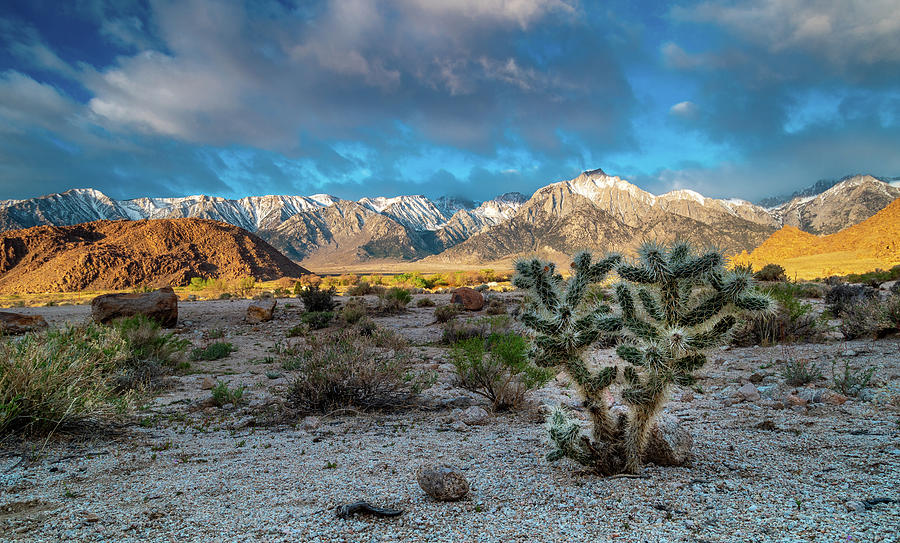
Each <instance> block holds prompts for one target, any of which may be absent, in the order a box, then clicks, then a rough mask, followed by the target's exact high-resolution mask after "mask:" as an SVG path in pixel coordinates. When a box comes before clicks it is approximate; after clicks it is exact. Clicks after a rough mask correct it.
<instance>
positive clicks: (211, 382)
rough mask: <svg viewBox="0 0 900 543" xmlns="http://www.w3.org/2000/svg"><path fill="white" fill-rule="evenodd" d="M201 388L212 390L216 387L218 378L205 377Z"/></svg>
mask: <svg viewBox="0 0 900 543" xmlns="http://www.w3.org/2000/svg"><path fill="white" fill-rule="evenodd" d="M200 388H201V389H202V390H212V389H214V388H216V380H215V379H213V378H212V377H204V378H203V382H201V383H200Z"/></svg>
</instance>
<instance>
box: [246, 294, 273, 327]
mask: <svg viewBox="0 0 900 543" xmlns="http://www.w3.org/2000/svg"><path fill="white" fill-rule="evenodd" d="M276 305H278V302H277V301H276V300H275V298H263V299H262V300H258V301H255V302H253V303H251V304H250V305H249V306H248V307H247V322H249V323H250V324H258V323H260V322H268V321H270V320H272V316H273V315H274V314H275V306H276Z"/></svg>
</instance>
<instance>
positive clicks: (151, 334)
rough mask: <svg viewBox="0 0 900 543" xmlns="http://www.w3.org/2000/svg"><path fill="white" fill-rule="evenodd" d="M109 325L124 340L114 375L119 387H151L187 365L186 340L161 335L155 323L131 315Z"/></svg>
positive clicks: (151, 320) (159, 328)
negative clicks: (122, 356) (123, 354)
mask: <svg viewBox="0 0 900 543" xmlns="http://www.w3.org/2000/svg"><path fill="white" fill-rule="evenodd" d="M111 326H112V327H113V328H114V329H116V330H117V331H118V332H119V334H120V335H121V336H122V339H124V340H125V343H126V348H127V351H128V356H127V357H126V359H125V360H124V361H123V362H122V364H121V366H120V370H119V374H118V376H117V382H118V386H119V387H120V388H123V389H132V388H140V387H154V386H156V384H157V381H158V379H159V377H160V376H162V375H165V374H167V373H172V372H173V371H174V370H176V369H178V368H180V367H184V366H185V365H187V362H186V354H185V353H186V351H187V349H188V347H189V346H190V341H188V340H186V339H179V338H177V337H175V336H174V335H173V334H171V333H167V332H165V331H164V330H163V329H162V327H160V325H159V323H157V322H156V321H155V320H153V319H150V318H147V317H146V316H144V315H135V316H133V317H126V318H122V319H118V320H116V321H114V322H113V323H112V324H111Z"/></svg>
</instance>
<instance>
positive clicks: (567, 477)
mask: <svg viewBox="0 0 900 543" xmlns="http://www.w3.org/2000/svg"><path fill="white" fill-rule="evenodd" d="M430 296H431V297H432V298H433V299H434V300H435V301H437V302H438V304H442V303H446V302H447V299H448V298H449V295H430ZM291 302H294V303H295V304H296V305H295V306H294V307H288V306H287V305H288V304H290V303H291ZM249 303H250V302H249V301H248V300H234V301H202V302H182V303H181V304H180V307H179V312H180V315H179V318H180V322H179V325H178V328H177V329H176V331H177V333H178V334H179V335H180V336H181V337H184V338H188V339H191V340H192V341H193V342H194V343H195V344H197V345H200V344H201V343H202V341H203V337H204V332H205V331H209V330H212V329H221V330H222V331H223V332H224V334H225V338H226V339H227V341H230V342H232V343H234V344H235V345H236V346H237V348H238V350H237V352H235V353H233V354H231V355H230V356H229V357H227V358H225V359H222V360H219V361H215V362H194V363H193V364H192V368H191V373H189V374H187V375H181V376H176V377H172V378H171V380H170V382H169V385H168V386H167V387H166V388H164V389H163V390H161V391H160V392H159V393H158V394H157V395H156V396H155V397H154V398H153V399H152V400H151V401H150V402H149V403H148V404H147V406H146V407H145V408H143V409H141V410H138V411H137V412H136V413H135V414H134V415H133V416H132V417H131V418H130V419H129V421H130V422H129V423H127V424H125V425H124V426H122V427H120V428H108V429H106V430H104V431H102V432H99V431H98V432H95V433H93V434H92V435H91V436H90V437H86V436H85V435H83V434H82V435H74V436H73V435H60V434H56V435H53V436H52V437H51V438H50V439H49V440H47V441H46V442H44V440H43V439H40V440H29V441H20V440H19V439H20V438H16V437H7V438H4V441H3V442H0V540H2V541H35V542H37V541H109V542H118V541H178V542H182V541H267V542H268V541H304V542H306V541H309V542H313V541H316V542H318V541H323V542H326V541H327V542H330V541H348V542H350V541H379V542H387V541H423V542H424V541H428V542H442V541H447V542H450V541H454V542H455V541H460V542H463V541H466V542H467V541H473V542H495V541H496V542H514V541H520V542H532V541H566V542H575V541H635V542H681V541H684V542H688V541H691V542H695V541H709V542H712V541H742V542H744V541H778V542H789V541H797V542H800V541H821V542H838V541H841V542H847V541H854V542H856V541H860V542H863V541H864V542H875V541H885V542H887V541H898V540H900V535H898V527H900V503H898V502H897V500H898V499H900V490H898V489H900V411H898V405H897V404H896V402H897V399H898V398H900V340H898V339H897V338H896V337H893V338H887V339H882V340H879V341H876V342H873V341H868V340H867V341H853V342H846V343H830V344H828V343H826V344H809V345H798V346H789V347H787V349H788V351H787V352H786V351H784V350H783V348H782V347H771V348H761V347H751V348H741V349H739V348H730V349H721V350H717V351H716V352H715V353H713V355H712V356H711V357H710V363H709V364H708V365H707V367H706V368H704V370H702V371H701V379H700V380H699V383H698V385H699V388H698V389H697V390H690V389H678V390H675V391H674V393H673V399H672V401H671V402H670V403H669V404H668V407H667V409H666V410H667V412H669V413H671V414H674V415H676V416H677V417H679V418H680V419H681V420H682V421H683V422H684V424H685V425H686V426H687V428H688V429H689V430H690V432H691V434H692V435H693V439H694V455H695V460H694V464H693V466H692V467H688V468H660V467H655V466H647V467H646V468H645V471H644V477H643V478H601V477H597V476H594V475H590V474H586V473H583V472H580V471H579V470H578V467H577V466H575V465H573V464H571V463H566V462H561V463H556V464H550V463H548V462H547V461H546V460H545V459H544V455H545V453H546V452H547V450H548V449H547V443H546V438H545V431H544V429H543V424H542V422H541V421H542V415H541V411H542V410H543V409H545V408H546V406H547V405H550V404H555V403H557V402H562V403H564V404H566V405H569V406H570V407H572V408H573V409H576V410H577V409H578V401H577V398H576V395H575V393H574V391H573V390H572V389H571V388H570V387H568V386H567V383H566V379H565V378H564V376H562V375H560V376H557V379H555V380H553V381H551V383H550V384H549V385H548V386H546V387H545V388H544V389H542V390H540V391H537V392H536V393H534V394H533V395H532V397H531V406H530V407H528V408H527V409H524V410H521V411H519V412H517V413H513V414H496V415H491V416H490V417H489V418H488V419H487V420H484V421H470V422H478V424H471V425H469V424H466V423H465V422H460V419H461V415H460V408H465V407H468V406H473V405H480V401H479V400H478V399H477V397H475V396H474V395H470V394H468V393H466V392H465V391H462V390H460V389H458V388H455V387H454V386H453V384H452V381H453V366H452V365H451V364H450V363H449V360H448V352H447V349H446V348H443V347H442V346H440V345H438V344H437V340H438V339H439V337H440V334H441V328H440V326H438V325H435V324H431V323H432V322H433V320H434V317H433V311H434V309H433V308H411V309H409V310H407V311H406V312H405V313H403V314H400V315H397V316H391V317H377V318H375V320H376V322H377V323H378V324H379V325H380V326H383V327H388V328H392V329H394V330H396V331H397V332H398V333H400V334H402V335H403V336H405V337H406V338H408V339H409V341H410V342H411V344H412V351H413V353H414V354H415V356H416V357H417V358H418V359H419V360H420V363H421V365H422V366H423V367H426V368H428V369H431V370H434V371H436V372H437V374H438V381H437V383H436V384H435V386H433V387H431V388H430V389H428V390H426V391H425V392H424V393H423V394H422V397H421V399H420V400H419V402H418V404H417V405H414V406H410V407H409V408H406V409H403V410H400V411H393V412H390V413H355V412H344V413H335V414H331V415H327V416H322V417H318V418H306V419H301V420H297V419H294V420H284V419H283V417H282V418H280V417H279V415H278V408H277V398H278V393H277V391H278V389H279V387H284V386H285V385H286V383H287V380H288V379H289V378H290V372H285V371H284V370H282V368H281V367H280V366H279V365H278V364H277V363H275V362H273V361H272V359H271V358H269V359H268V361H267V359H266V357H267V356H269V355H270V354H271V349H272V348H273V347H274V346H275V344H276V343H277V342H280V341H284V337H285V333H286V331H287V330H288V329H290V328H291V327H292V326H294V325H295V324H296V323H297V322H298V321H299V315H300V309H299V306H300V304H299V303H298V302H297V301H296V300H288V299H281V300H279V306H278V308H277V310H276V313H275V319H274V320H272V321H270V322H267V323H263V324H259V325H249V324H246V323H244V321H243V319H244V315H245V311H246V307H247V305H248V304H249ZM411 305H414V304H411ZM21 311H22V312H27V313H32V314H35V313H37V314H41V315H43V316H44V317H45V318H46V319H47V320H48V322H50V324H51V326H59V325H62V324H63V323H65V322H79V321H83V320H85V319H87V318H88V317H89V313H90V308H89V307H88V306H62V307H41V308H26V309H22V310H21ZM464 318H465V317H464ZM593 356H596V357H598V358H601V359H602V358H603V357H613V356H615V355H614V353H613V352H612V351H611V350H601V351H597V352H596V353H595V354H594V355H593ZM785 356H793V357H806V358H809V359H811V360H814V361H817V362H818V363H820V364H821V365H822V366H823V368H826V375H828V371H827V368H830V367H831V366H830V364H831V361H832V360H833V359H834V358H835V357H837V358H838V359H840V360H844V359H847V360H849V361H850V362H851V363H853V364H857V365H871V366H873V367H875V368H876V371H875V374H874V377H873V383H874V386H873V387H872V389H870V390H868V392H867V394H866V396H865V397H864V398H851V399H849V400H848V401H847V402H846V403H843V404H842V405H832V404H830V403H827V402H822V401H816V399H817V398H819V397H820V396H821V395H820V394H818V392H819V391H820V389H821V388H823V387H824V386H825V385H826V383H825V381H824V380H823V381H820V382H819V383H817V384H816V386H815V387H813V386H810V387H806V388H805V389H804V390H798V391H796V395H797V397H803V398H808V399H810V400H812V401H810V402H809V403H808V404H807V405H798V406H790V405H784V402H783V399H784V398H785V396H786V395H787V394H789V393H791V392H792V387H790V386H788V385H786V384H785V383H784V382H783V379H782V378H781V377H780V375H779V372H778V369H777V364H776V362H775V361H776V360H777V359H780V358H783V357H785ZM267 374H268V375H267ZM210 377H211V378H212V379H217V380H222V381H225V382H227V383H229V384H230V385H235V386H236V385H239V384H243V385H246V386H247V387H248V388H247V392H246V394H245V397H246V399H247V402H246V403H245V404H244V405H241V406H238V407H232V406H230V405H227V406H225V407H224V408H219V407H212V406H210V405H209V404H208V402H207V399H208V398H209V397H210V391H209V390H208V389H206V388H204V386H203V383H204V380H206V381H207V382H209V378H210ZM748 381H750V382H753V383H754V384H755V386H756V387H757V389H758V391H759V394H760V397H759V398H758V399H754V398H750V399H742V398H741V397H738V396H737V395H736V391H737V389H738V388H739V387H741V386H742V385H743V384H745V383H746V382H748ZM701 391H702V392H701ZM484 407H485V408H486V409H487V408H488V406H487V405H486V404H485V405H484ZM434 461H440V462H446V463H448V464H452V465H455V466H457V467H459V468H461V469H462V470H463V471H464V473H465V474H466V476H467V478H468V479H469V482H470V483H471V485H472V492H471V495H470V497H469V498H468V499H467V500H464V501H460V502H454V503H442V502H436V501H433V500H431V499H430V498H428V497H427V496H426V495H425V494H424V493H423V492H422V490H421V489H420V488H419V486H418V484H417V483H416V477H415V473H416V469H417V468H418V467H419V465H421V464H422V463H424V462H434ZM882 498H885V499H886V500H882ZM359 500H367V501H370V502H372V503H374V504H376V505H381V506H386V507H394V508H399V509H403V510H405V512H404V514H403V515H401V516H400V517H397V518H377V517H364V516H359V517H352V518H349V519H346V520H345V519H339V518H336V516H335V512H334V509H335V507H336V506H338V505H340V504H345V503H349V502H355V501H359Z"/></svg>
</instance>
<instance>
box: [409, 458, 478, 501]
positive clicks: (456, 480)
mask: <svg viewBox="0 0 900 543" xmlns="http://www.w3.org/2000/svg"><path fill="white" fill-rule="evenodd" d="M416 480H417V481H418V482H419V486H420V487H422V490H424V491H425V493H426V494H428V495H429V496H431V497H432V498H434V499H435V500H438V501H443V502H452V501H456V500H461V499H463V498H465V497H466V495H467V494H468V493H469V481H467V480H466V477H465V475H463V474H462V472H461V471H460V470H458V469H456V468H454V467H451V466H446V465H437V466H422V467H421V468H419V471H418V473H416Z"/></svg>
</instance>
